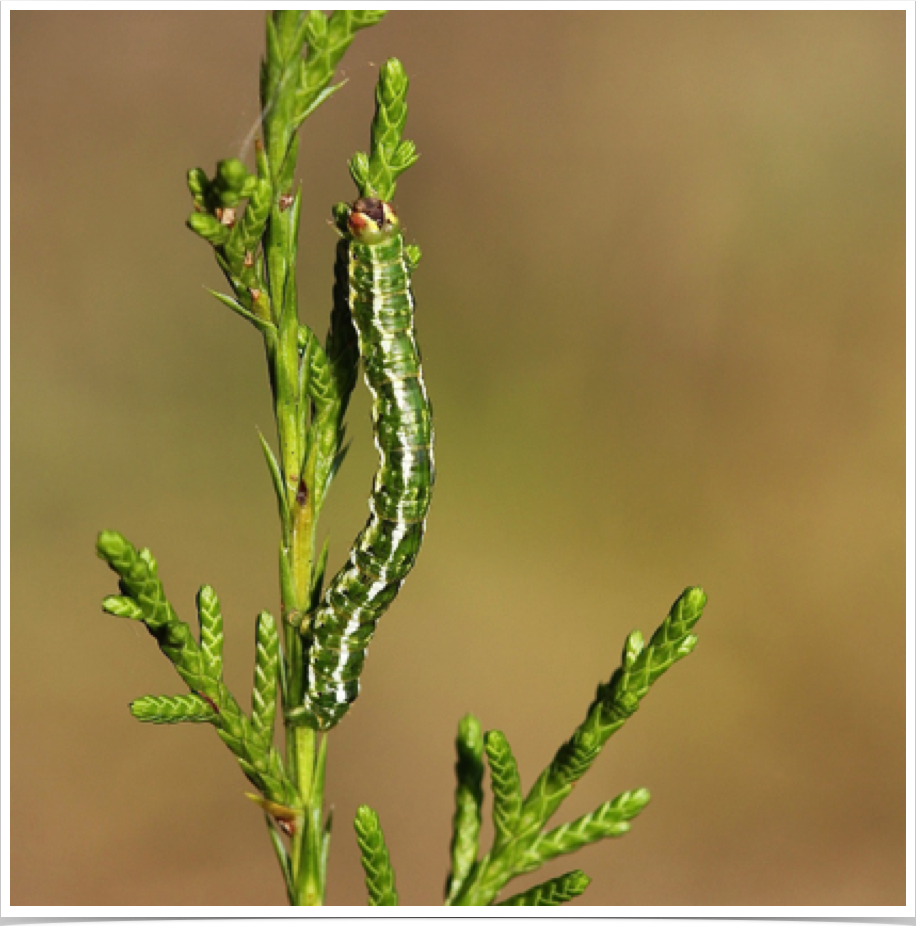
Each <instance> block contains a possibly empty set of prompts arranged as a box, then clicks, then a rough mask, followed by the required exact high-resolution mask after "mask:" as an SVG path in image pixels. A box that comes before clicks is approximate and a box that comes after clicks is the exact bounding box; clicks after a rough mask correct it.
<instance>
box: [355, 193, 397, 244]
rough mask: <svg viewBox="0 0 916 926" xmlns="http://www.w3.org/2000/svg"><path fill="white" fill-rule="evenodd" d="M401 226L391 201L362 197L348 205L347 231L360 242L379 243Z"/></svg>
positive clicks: (387, 238)
mask: <svg viewBox="0 0 916 926" xmlns="http://www.w3.org/2000/svg"><path fill="white" fill-rule="evenodd" d="M400 227H401V223H400V221H399V220H398V217H397V213H396V212H395V211H394V207H393V206H392V205H391V203H386V202H385V201H384V200H381V199H374V198H372V197H363V198H362V199H358V200H356V202H355V203H353V205H352V206H350V207H349V210H348V214H347V231H348V232H349V234H350V237H351V238H353V240H354V241H358V242H359V243H360V244H380V243H381V242H383V241H387V240H389V239H390V238H393V237H394V236H395V235H396V234H397V233H398V230H399V229H400Z"/></svg>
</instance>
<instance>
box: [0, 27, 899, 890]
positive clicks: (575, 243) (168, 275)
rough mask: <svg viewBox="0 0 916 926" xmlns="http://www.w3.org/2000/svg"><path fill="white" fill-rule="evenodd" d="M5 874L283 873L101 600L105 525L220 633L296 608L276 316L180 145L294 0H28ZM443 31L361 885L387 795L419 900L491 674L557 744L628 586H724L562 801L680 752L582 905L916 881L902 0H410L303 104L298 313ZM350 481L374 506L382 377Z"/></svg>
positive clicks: (525, 733) (393, 833)
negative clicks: (652, 3)
mask: <svg viewBox="0 0 916 926" xmlns="http://www.w3.org/2000/svg"><path fill="white" fill-rule="evenodd" d="M12 23H13V26H12V48H13V59H12V67H13V80H14V84H13V86H14V96H13V125H14V127H15V139H16V148H15V154H16V158H15V165H14V187H13V200H12V207H13V221H14V228H15V238H14V253H15V257H16V278H15V290H14V292H15V300H16V301H15V314H14V315H13V330H14V333H15V344H16V353H15V362H14V366H13V371H12V372H13V390H14V394H15V410H16V426H15V442H14V445H13V469H14V472H15V475H16V482H15V495H14V497H13V510H12V518H13V529H14V532H15V533H14V536H15V538H16V544H15V548H14V550H13V560H12V567H13V575H14V577H15V582H14V584H13V587H12V596H13V615H14V618H15V620H14V624H13V640H14V653H15V657H14V670H13V672H14V674H13V698H14V701H13V709H14V714H13V717H14V719H13V724H14V737H13V740H14V742H15V752H14V753H13V756H12V763H13V779H12V782H13V795H12V800H13V807H12V813H13V817H12V820H13V824H12V825H13V831H12V832H13V845H14V855H13V858H12V865H13V874H12V878H13V880H12V902H13V903H14V904H24V905H25V904H42V905H138V906H139V905H152V904H156V905H201V906H205V905H214V904H227V905H283V904H284V903H285V897H284V893H283V890H282V887H281V883H280V878H279V876H278V874H277V873H276V871H275V863H274V860H273V857H272V854H271V852H270V849H269V846H268V844H267V841H266V837H265V833H264V824H263V820H262V819H261V817H260V816H259V814H258V813H257V811H256V810H255V808H254V807H253V806H251V805H250V804H249V803H248V802H247V801H245V800H244V798H243V797H242V794H243V792H244V791H245V790H246V785H247V783H246V782H245V780H244V779H243V777H242V775H241V773H240V772H239V771H238V769H237V767H236V765H235V763H234V761H233V760H232V759H231V757H230V756H229V755H228V754H227V753H226V751H225V750H224V749H223V747H222V746H221V745H220V743H219V742H218V740H217V739H216V737H215V736H214V735H213V734H212V732H210V731H209V730H207V729H202V728H196V727H189V728H166V729H155V728H149V727H144V726H141V725H140V724H137V723H136V722H134V721H133V720H132V719H131V718H130V716H129V714H128V713H127V704H128V702H129V701H130V700H131V699H133V698H135V697H137V696H139V695H142V694H146V693H167V692H177V691H180V690H181V685H180V683H179V682H178V679H177V677H176V676H175V675H174V673H173V672H172V670H171V668H170V667H169V666H168V664H167V663H166V661H165V660H164V659H163V658H162V657H161V656H160V655H159V653H158V652H157V651H156V648H155V646H154V644H153V642H152V641H151V640H150V639H149V637H148V636H147V634H146V633H145V631H144V630H143V629H142V628H141V627H138V626H136V625H132V624H130V623H128V622H121V621H118V620H116V619H115V618H111V617H107V616H105V615H103V614H101V613H100V610H99V605H98V602H99V601H100V599H101V598H102V597H103V596H104V595H106V594H109V593H111V592H112V591H113V589H114V578H113V576H112V575H111V574H110V573H109V572H108V570H107V569H106V568H105V567H104V566H103V564H102V563H100V562H99V561H98V560H96V559H95V557H94V555H93V542H94V539H95V534H96V532H97V530H98V529H100V528H103V527H112V528H116V529H118V530H121V531H123V532H124V533H125V534H126V535H127V536H128V537H130V538H131V539H133V540H134V542H136V543H138V544H143V545H149V546H150V547H151V548H152V549H153V551H154V552H155V554H156V556H157V557H158V559H159V562H160V567H161V571H162V573H163V576H164V579H165V582H166V585H167V588H168V589H169V591H170V595H171V597H172V599H173V601H174V602H175V603H176V605H177V607H178V608H179V611H180V612H181V613H182V614H183V615H184V616H185V617H186V619H189V620H193V607H192V601H193V595H194V592H195V590H196V588H197V587H198V585H199V584H201V583H203V582H210V583H212V584H213V585H214V586H215V587H216V589H217V590H218V592H219V594H220V597H221V599H222V601H223V605H224V610H225V611H226V612H227V619H228V654H227V658H228V660H229V670H228V671H229V676H230V681H231V683H232V685H233V686H234V687H235V689H236V690H237V692H238V693H240V694H242V693H244V692H245V690H246V689H247V686H248V684H249V673H250V664H251V658H252V621H253V616H254V615H255V614H256V612H257V611H258V610H260V609H261V608H264V607H268V608H275V607H276V601H277V593H276V579H275V549H276V537H277V533H276V531H277V527H276V523H275V518H276V515H275V506H274V503H273V500H272V496H271V489H270V485H269V480H268V476H267V473H266V472H265V470H264V465H263V460H262V459H261V454H260V450H259V447H258V443H257V439H256V432H255V425H259V426H261V427H262V428H264V429H265V430H267V431H268V433H271V432H270V429H271V411H270V405H269V402H268V398H267V382H266V376H265V372H264V364H263V359H262V351H261V347H260V341H259V338H258V336H257V335H256V333H255V332H254V331H253V330H251V329H250V328H248V327H247V326H246V325H244V324H243V323H242V322H241V321H239V320H238V319H236V318H235V317H233V316H232V315H231V313H229V312H228V311H226V310H225V309H222V308H221V307H220V306H219V305H218V304H216V303H215V302H214V301H212V300H210V299H209V297H208V296H207V295H206V294H205V292H204V291H203V288H202V287H203V286H204V285H211V286H216V285H219V282H220V278H219V275H218V272H217V271H216V269H215V267H214V265H213V261H212V259H211V257H210V254H209V253H208V250H209V249H208V248H207V247H206V246H205V245H204V244H202V243H201V242H200V241H198V240H196V239H195V238H194V237H192V235H191V234H190V233H189V232H187V231H186V230H185V229H184V228H183V222H184V219H185V216H186V214H187V213H188V211H189V208H190V200H189V197H188V195H187V192H186V189H185V187H184V173H185V171H186V170H187V168H189V167H192V166H195V165H201V166H204V167H206V168H207V169H208V170H209V169H212V167H213V165H214V163H215V161H216V160H217V159H218V158H221V157H226V156H230V155H234V154H239V153H240V151H241V148H242V145H243V142H244V140H245V138H246V136H247V135H248V133H249V129H250V128H251V126H252V124H253V122H254V120H255V119H256V116H257V101H256V79H257V69H258V60H259V56H260V53H261V49H262V41H263V39H262V31H263V28H262V27H263V14H262V13H260V12H256V11H249V12H239V13H233V12H223V13H204V12H193V13H192V12H186V13H154V12H142V13H128V12H117V13H95V12H82V13H60V12H37V13H35V12H15V13H14V14H13V17H12ZM389 55H397V56H399V57H400V58H401V59H402V60H403V61H404V63H405V65H406V67H407V69H408V71H409V73H410V74H411V76H412V79H413V84H412V90H411V112H410V120H409V135H410V137H411V138H414V139H415V140H416V141H417V144H418V145H419V147H420V150H421V151H422V153H423V157H422V159H421V161H420V163H419V164H418V166H417V167H416V168H415V169H414V170H413V171H411V173H410V174H409V175H408V176H407V177H406V178H405V180H404V181H403V182H402V185H401V190H400V191H399V197H398V205H399V207H400V211H401V215H402V216H403V217H404V218H405V220H406V223H407V229H408V236H409V238H410V239H412V240H415V241H417V242H418V243H420V244H421V245H422V246H423V249H424V252H425V258H424V262H423V266H422V268H421V272H420V273H419V274H418V277H417V293H418V298H419V305H420V309H419V332H420V339H421V343H422V347H423V351H424V357H425V360H426V366H427V379H428V383H429V386H430V390H431V393H432V396H433V400H434V405H435V409H436V414H437V427H438V436H439V449H438V461H439V480H438V483H437V495H436V499H435V503H434V506H433V510H432V517H431V521H430V530H429V535H428V541H427V546H426V549H425V552H424V555H423V556H422V558H421V560H420V564H419V566H418V568H417V570H416V572H415V573H414V575H413V577H412V578H411V580H410V582H409V583H408V584H407V586H406V588H405V591H404V592H403V594H402V596H401V598H400V599H399V601H398V603H397V605H396V606H395V608H394V610H393V612H392V613H390V614H389V616H387V617H386V618H385V620H384V622H383V625H382V627H381V632H380V635H379V637H378V638H377V640H376V641H375V643H374V644H373V647H372V658H371V659H370V661H369V664H368V668H367V672H366V674H365V677H364V681H365V688H364V694H363V696H362V698H361V699H360V700H359V702H358V703H357V705H356V706H355V708H354V709H353V711H352V713H351V714H350V715H349V716H348V718H347V720H346V721H345V723H344V724H343V726H342V727H341V728H340V729H339V730H338V731H337V732H336V733H335V734H334V736H333V739H332V744H331V758H330V768H329V776H330V784H329V797H330V800H331V801H332V802H333V803H334V805H335V820H336V829H335V832H336V836H335V842H334V849H333V855H332V863H331V867H332V871H331V880H330V896H329V903H331V904H335V905H339V904H363V903H364V902H365V901H364V892H363V887H362V878H361V874H362V873H361V869H360V867H359V862H358V856H357V852H356V847H355V840H354V838H353V834H352V829H351V822H350V821H351V820H352V817H353V813H354V810H355V808H356V806H357V805H358V804H359V803H362V802H367V803H369V804H371V805H372V806H373V807H375V808H376V809H377V810H378V811H379V813H380V814H381V817H382V820H383V823H384V825H385V827H386V830H387V835H388V840H389V844H390V847H391V851H392V854H393V857H394V860H395V863H396V867H397V871H398V879H399V885H400V887H401V895H402V901H403V903H404V904H410V905H416V904H438V903H441V888H442V883H443V879H444V876H445V871H446V867H447V854H448V838H449V825H450V815H451V798H452V787H453V780H452V762H453V754H452V740H453V735H454V728H455V725H456V724H457V721H458V719H459V718H460V716H461V715H462V714H463V713H464V712H466V711H468V710H471V711H474V712H475V713H476V714H477V715H478V716H479V717H480V718H481V721H482V722H483V724H484V725H485V727H487V728H499V729H502V730H504V731H505V732H506V734H507V735H508V737H509V739H510V741H511V742H512V743H513V745H514V747H515V750H516V752H517V755H518V758H519V762H520V765H521V769H522V774H523V777H524V780H525V782H526V783H530V782H531V781H532V780H533V777H534V775H535V774H536V773H537V772H538V771H539V770H540V769H541V768H542V767H543V765H544V764H545V763H546V762H547V761H548V760H549V758H550V756H551V755H552V754H553V751H554V749H555V748H556V747H557V746H558V745H559V744H560V742H561V741H562V740H563V739H564V738H565V737H566V736H567V735H568V734H569V732H571V730H572V728H573V726H574V725H575V724H576V723H577V722H578V720H579V719H580V717H581V715H582V713H583V711H584V709H585V707H586V705H587V703H588V701H589V699H590V697H591V695H592V691H593V688H594V685H595V683H596V682H598V681H599V680H601V679H602V678H605V677H607V675H608V674H609V673H610V671H611V670H612V669H613V667H614V665H615V664H616V661H617V659H618V653H619V648H620V645H621V642H622V640H623V637H624V635H625V634H626V633H627V632H628V631H629V630H631V629H632V628H633V627H636V626H638V627H640V628H641V629H642V630H643V631H645V632H648V631H651V630H652V629H653V628H654V627H655V626H656V624H657V623H658V621H659V620H660V619H661V618H662V617H663V616H664V614H665V612H666V610H667V607H668V605H669V604H670V602H671V601H672V600H673V599H674V597H675V596H676V595H677V594H678V593H679V592H680V590H681V589H682V588H683V587H684V586H685V585H687V584H693V583H697V584H702V585H703V586H704V587H705V588H706V590H707V592H708V594H709V597H710V604H709V607H708V609H707V615H706V617H705V618H704V620H703V622H702V623H701V625H700V628H699V629H700V637H701V642H700V645H699V647H698V649H697V652H696V653H695V654H694V655H693V656H692V657H691V658H690V659H689V660H687V661H686V662H685V663H683V664H681V665H679V666H678V667H677V668H676V669H675V670H674V671H672V673H671V674H670V675H668V676H666V677H665V678H664V679H663V680H662V682H661V683H660V684H659V686H658V688H657V689H656V690H655V691H654V692H653V693H652V695H651V696H650V697H649V699H648V700H647V702H645V704H644V707H643V710H641V711H640V713H639V714H638V715H637V717H636V718H635V719H634V721H633V722H632V724H631V725H630V726H629V727H628V728H627V729H625V730H624V731H623V732H621V733H620V734H619V735H618V736H617V737H616V738H615V739H614V741H613V742H612V745H611V746H610V747H609V748H608V750H607V752H606V753H605V754H604V755H603V756H602V758H601V760H600V761H599V763H598V764H597V766H596V767H595V768H594V769H593V771H592V772H591V773H590V774H589V776H588V777H587V778H586V779H585V780H584V781H583V782H582V784H581V785H580V786H579V787H578V788H577V793H576V794H575V795H574V797H573V798H572V799H571V800H570V801H569V802H568V805H567V807H565V808H564V810H563V814H565V818H566V819H569V818H571V817H572V816H573V815H577V814H579V813H584V812H586V811H588V810H590V809H592V808H593V807H594V806H596V805H597V804H598V803H600V802H601V801H603V800H605V799H607V798H609V797H612V796H613V795H615V794H617V793H618V792H620V791H622V790H624V789H626V788H630V787H636V786H642V785H644V786H647V787H649V788H651V790H652V791H653V794H654V802H653V804H652V806H651V807H650V808H649V810H648V811H647V812H646V813H645V815H644V816H643V818H642V819H641V820H640V821H638V823H637V825H635V826H634V829H633V832H632V833H631V834H630V835H629V836H627V837H626V838H625V839H623V840H617V841H614V842H607V843H604V844H602V845H600V846H597V847H593V848H590V849H588V850H586V851H585V852H583V853H581V854H580V855H579V856H578V857H577V858H576V859H575V862H574V863H573V864H572V865H570V864H565V865H564V864H563V863H560V864H557V865H556V866H555V867H554V868H552V869H551V870H550V871H549V873H550V874H556V873H559V871H563V870H567V869H568V868H570V867H574V865H581V866H582V867H583V868H584V869H585V870H586V871H587V872H589V873H590V874H591V875H592V876H593V878H594V884H593V886H592V888H591V889H590V891H589V893H588V894H587V895H586V896H585V898H583V901H584V902H586V903H588V904H592V905H605V904H621V905H653V904H661V905H732V904H738V905H895V904H903V903H904V902H905V895H904V679H905V659H904V582H903V568H902V567H903V565H904V562H903V560H904V536H903V534H904V531H903V527H904V524H903V502H904V494H903V490H904V484H903V483H904V479H903V476H904V453H903V451H904V305H903V296H904V262H905V253H904V209H903V206H904V13H903V12H902V11H901V12H723V13H717V12H678V13H664V12H662V13H653V12H641V13H640V12H635V13H631V12H621V13H584V12H576V13H569V14H561V13H534V12H527V13H478V12H468V13H435V12H400V13H392V14H391V15H390V17H389V18H388V19H387V20H386V21H385V22H384V23H383V24H381V25H380V26H378V27H376V28H375V29H374V30H372V31H370V32H366V33H363V34H361V35H360V36H359V37H358V38H357V41H356V43H355V44H354V46H353V48H352V49H351V51H350V53H349V55H348V57H347V59H346V61H345V72H346V76H347V77H348V78H349V85H348V86H347V87H346V88H345V89H344V90H343V91H342V92H341V93H340V94H339V95H338V96H336V97H335V98H334V99H333V101H332V102H331V103H329V104H328V105H327V106H326V107H324V108H323V109H322V110H321V111H319V112H318V113H317V115H315V116H314V118H312V119H311V120H310V121H309V122H308V124H307V128H306V133H305V137H304V144H303V152H302V164H301V175H302V179H303V185H304V192H305V209H304V219H303V248H304V251H305V256H304V258H303V262H302V272H303V274H304V276H303V283H302V287H301V289H302V293H303V315H304V317H305V318H307V319H308V320H309V321H310V322H311V323H312V324H314V325H315V326H316V327H317V328H319V329H320V330H321V331H322V332H323V331H324V329H325V324H326V322H325V319H326V314H327V310H328V305H329V290H330V284H331V263H332V260H333V256H332V255H333V247H334V235H333V233H332V232H331V230H330V229H329V228H328V226H327V224H326V219H327V217H328V214H329V208H330V206H331V204H332V203H334V202H335V201H337V200H339V199H342V198H347V197H349V196H351V195H352V192H351V189H352V188H351V185H350V181H349V179H348V177H347V175H346V170H345V160H346V158H347V157H348V156H349V155H350V154H351V153H352V152H353V151H354V150H356V149H357V148H361V147H364V146H365V143H366V140H367V134H368V125H369V120H370V118H371V112H372V87H373V82H374V77H375V71H376V66H377V64H378V63H380V62H381V61H383V60H384V59H385V58H386V57H387V56H389ZM363 392H364V390H362V391H361V392H360V395H359V398H358V400H357V402H356V406H355V408H354V410H353V413H352V415H351V421H352V423H351V430H352V433H353V434H354V436H355V441H354V448H353V452H352V455H351V459H350V460H349V461H348V463H347V466H346V467H345V470H344V472H343V474H342V476H341V478H340V479H339V482H338V484H337V486H336V489H335V492H334V493H333V496H332V501H331V503H330V506H329V509H328V511H327V515H326V519H325V520H326V524H327V526H328V527H329V528H330V530H331V531H332V537H333V540H334V546H333V557H334V562H335V563H339V562H340V561H341V560H342V558H343V556H344V554H345V551H346V548H347V545H348V544H349V541H350V539H351V537H352V536H353V534H354V533H355V532H356V530H357V529H358V528H359V527H360V526H361V524H362V521H363V519H364V516H365V501H366V496H367V491H368V485H369V480H370V477H371V473H372V470H373V466H374V452H373V448H372V443H371V439H370V432H369V425H368V419H367V416H368V405H367V402H366V400H365V397H364V395H363Z"/></svg>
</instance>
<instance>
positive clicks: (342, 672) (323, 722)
mask: <svg viewBox="0 0 916 926" xmlns="http://www.w3.org/2000/svg"><path fill="white" fill-rule="evenodd" d="M336 215H337V219H338V225H339V227H340V228H341V232H342V234H343V236H344V242H345V243H346V248H340V249H339V251H338V261H346V266H345V267H340V266H338V274H337V279H338V281H340V280H342V279H345V280H346V281H347V289H348V302H349V306H350V313H351V316H352V320H353V323H354V326H355V328H356V331H357V335H358V339H359V352H360V356H361V357H362V360H363V373H364V377H365V381H366V385H367V386H368V388H369V392H370V394H371V396H372V423H373V430H374V434H375V444H376V448H377V449H378V453H379V467H378V471H377V472H376V475H375V479H374V482H373V486H372V495H371V497H370V499H369V520H368V521H367V523H366V526H365V527H364V528H363V530H362V531H361V532H360V534H359V536H358V537H357V538H356V540H355V541H354V543H353V547H352V549H351V551H350V555H349V557H348V559H347V561H346V563H345V564H344V565H343V567H342V568H341V570H340V571H339V572H338V573H337V575H336V576H335V577H334V578H333V579H332V580H331V582H330V584H329V586H328V588H327V590H326V592H325V594H324V596H323V597H322V599H321V602H320V604H319V606H318V609H317V611H316V613H315V615H314V618H313V620H312V621H311V625H310V634H311V645H310V649H309V686H308V690H307V693H306V698H305V707H306V712H307V713H308V714H309V715H310V716H311V717H312V718H313V719H314V722H315V723H316V725H317V726H318V727H319V728H321V729H328V728H330V727H333V726H334V725H335V724H337V723H338V722H339V721H340V720H341V718H342V717H343V716H344V714H345V713H346V712H347V710H348V709H349V706H350V704H351V703H352V702H353V701H354V700H355V699H356V697H357V695H358V694H359V676H360V673H361V672H362V668H363V665H364V663H365V658H366V648H367V646H368V645H369V641H370V640H371V639H372V635H373V634H374V632H375V627H376V624H377V623H378V620H379V618H380V617H381V616H382V614H384V612H385V610H386V609H387V608H388V606H389V605H390V604H391V602H392V601H393V600H394V599H395V598H396V597H397V594H398V592H399V591H400V588H401V585H402V583H403V582H404V579H405V578H406V577H407V574H408V573H409V572H410V570H411V569H412V568H413V565H414V563H415V561H416V558H417V554H418V553H419V550H420V545H421V543H422V541H423V534H424V531H425V527H426V516H427V512H428V511H429V504H430V497H431V492H432V486H433V481H434V473H435V470H434V459H433V425H432V414H431V410H430V404H429V398H428V396H427V393H426V385H425V383H424V381H423V369H422V365H421V361H420V352H419V349H418V347H417V342H416V337H415V335H414V325H413V314H414V301H413V296H412V294H411V288H410V275H411V272H412V270H413V268H414V267H415V265H416V261H415V259H412V256H413V255H412V252H409V251H408V249H407V248H406V247H405V245H404V240H403V238H402V236H401V232H400V226H399V223H398V220H397V216H396V215H395V213H394V210H393V209H392V207H391V206H390V205H389V204H388V203H385V202H382V201H381V200H377V199H369V198H366V199H360V200H357V202H355V203H354V204H353V205H352V206H350V207H346V208H345V209H340V208H338V210H337V212H336Z"/></svg>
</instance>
